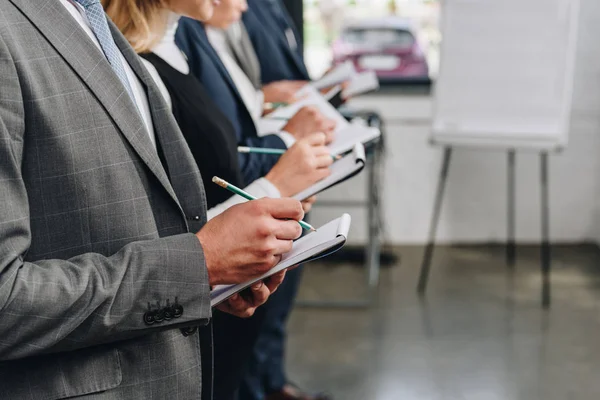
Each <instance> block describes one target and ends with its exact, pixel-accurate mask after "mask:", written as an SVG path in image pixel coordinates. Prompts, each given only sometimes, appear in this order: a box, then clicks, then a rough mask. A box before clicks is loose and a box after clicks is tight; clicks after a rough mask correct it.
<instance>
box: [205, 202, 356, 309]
mask: <svg viewBox="0 0 600 400" xmlns="http://www.w3.org/2000/svg"><path fill="white" fill-rule="evenodd" d="M351 222H352V219H351V218H350V215H349V214H344V215H342V216H341V217H340V218H338V219H335V220H333V221H331V222H329V223H327V224H325V225H324V226H322V227H320V228H318V229H317V230H316V231H315V232H311V233H309V234H308V235H306V236H304V237H302V238H300V239H298V240H296V241H295V242H294V247H293V248H292V250H291V251H290V252H289V253H286V254H284V255H283V258H282V259H281V261H280V262H279V264H277V265H276V266H275V267H273V268H272V269H271V270H270V271H269V272H267V273H266V274H264V275H262V276H259V277H258V278H256V279H252V280H250V281H247V282H244V283H240V284H238V285H220V286H215V287H214V288H213V290H212V291H211V292H210V305H211V306H212V307H214V306H217V305H219V304H220V303H222V302H224V301H225V300H227V299H228V298H229V297H231V296H233V295H234V294H236V293H239V292H241V291H242V290H244V289H247V288H248V287H250V286H252V285H253V284H255V283H256V282H259V281H262V280H264V279H267V278H268V277H270V276H271V275H274V274H276V273H278V272H281V271H283V270H286V269H288V268H292V267H295V266H296V265H298V264H303V263H306V262H309V261H313V260H316V259H319V258H322V257H326V256H328V255H330V254H333V253H335V252H336V251H338V250H339V249H341V248H342V247H344V244H346V240H347V238H348V232H349V231H350V224H351Z"/></svg>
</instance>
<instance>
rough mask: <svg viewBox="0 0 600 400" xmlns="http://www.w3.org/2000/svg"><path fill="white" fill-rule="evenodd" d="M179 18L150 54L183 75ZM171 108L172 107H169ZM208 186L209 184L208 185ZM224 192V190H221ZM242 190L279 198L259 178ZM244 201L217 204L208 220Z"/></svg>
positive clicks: (185, 68) (163, 89) (150, 68)
mask: <svg viewBox="0 0 600 400" xmlns="http://www.w3.org/2000/svg"><path fill="white" fill-rule="evenodd" d="M179 18H180V17H179V16H178V15H175V14H171V15H169V22H168V26H167V29H166V31H165V36H164V37H163V38H162V39H161V41H160V42H159V43H158V44H157V45H156V46H155V47H154V48H153V49H152V52H153V53H154V54H156V55H157V56H159V57H160V58H162V59H163V60H164V61H165V62H166V63H167V64H169V65H170V66H171V67H173V68H174V69H176V70H177V71H179V72H181V73H182V74H184V75H187V74H189V71H190V67H189V65H188V62H187V60H186V59H185V56H183V53H182V52H181V50H180V49H179V47H177V45H176V44H175V32H176V31H177V26H178V24H179ZM142 62H143V63H144V65H145V66H146V68H147V69H148V72H149V73H150V75H151V76H152V78H154V80H155V81H156V84H157V85H158V88H159V89H160V93H161V94H162V95H163V97H164V98H165V100H166V101H167V103H168V104H169V106H171V104H172V103H171V96H170V95H169V91H168V90H167V88H166V87H165V84H164V82H163V81H162V79H161V78H160V75H159V74H158V71H156V68H154V65H152V64H151V63H150V62H149V61H147V60H144V59H142ZM171 107H172V106H171ZM208 184H209V185H210V184H211V183H208ZM223 190H224V189H223ZM244 190H245V191H246V192H248V193H250V194H252V195H253V196H255V197H257V198H262V197H270V198H272V199H276V198H280V197H281V193H279V190H278V189H277V188H276V187H275V185H273V184H272V183H271V182H269V181H268V180H267V179H266V178H260V179H257V180H255V181H254V182H252V183H251V184H250V185H248V186H246V187H245V188H244ZM245 201H246V200H245V199H243V198H242V197H240V196H232V197H231V198H229V199H228V200H227V201H224V202H223V203H221V204H218V205H216V206H214V207H213V208H211V209H210V210H208V214H207V216H208V220H211V219H213V218H214V217H216V216H217V215H219V214H221V213H223V212H224V211H225V210H227V209H228V208H230V207H233V206H234V205H236V204H239V203H244V202H245Z"/></svg>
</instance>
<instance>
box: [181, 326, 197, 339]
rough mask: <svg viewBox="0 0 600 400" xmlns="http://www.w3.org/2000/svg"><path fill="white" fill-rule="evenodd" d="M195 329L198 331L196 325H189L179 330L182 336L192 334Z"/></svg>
mask: <svg viewBox="0 0 600 400" xmlns="http://www.w3.org/2000/svg"><path fill="white" fill-rule="evenodd" d="M197 331H198V327H197V326H194V327H190V328H183V329H182V330H181V333H182V334H183V336H185V337H188V336H191V335H193V334H194V333H196V332H197Z"/></svg>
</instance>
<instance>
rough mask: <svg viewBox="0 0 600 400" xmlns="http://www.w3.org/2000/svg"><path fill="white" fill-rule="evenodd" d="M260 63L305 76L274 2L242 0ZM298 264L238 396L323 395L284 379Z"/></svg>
mask: <svg viewBox="0 0 600 400" xmlns="http://www.w3.org/2000/svg"><path fill="white" fill-rule="evenodd" d="M242 20H243V23H244V26H245V27H246V30H247V32H248V36H249V37H250V40H251V42H252V46H253V47H254V50H255V53H256V56H257V59H258V62H259V64H260V71H261V78H262V81H263V83H269V82H276V81H281V80H310V77H309V74H308V71H307V68H306V65H305V64H304V56H303V53H302V38H301V37H300V35H299V33H298V30H297V29H296V27H295V26H294V24H293V22H292V20H291V18H290V16H289V15H288V13H287V11H286V10H285V7H284V6H283V5H282V4H281V2H280V1H279V0H248V10H247V12H245V13H244V15H243V17H242ZM302 271H303V268H297V269H295V270H294V271H290V272H289V273H288V275H287V277H286V280H285V282H284V283H283V284H282V285H281V286H280V288H279V290H278V291H277V293H275V294H274V295H273V297H272V299H271V300H270V301H269V302H268V303H267V304H266V305H265V307H264V309H263V310H262V311H261V312H262V313H265V314H266V315H265V317H264V323H263V326H262V328H261V332H260V334H259V336H258V339H257V342H256V345H255V347H254V350H253V353H252V358H251V359H250V361H249V363H250V365H252V368H251V369H249V370H248V371H247V372H246V374H245V375H244V379H243V382H242V385H241V387H240V400H262V399H263V398H267V399H274V400H277V399H294V398H296V399H311V398H314V399H326V398H327V396H326V395H324V394H320V395H316V396H311V395H309V394H306V393H303V391H302V390H300V389H299V388H297V387H296V386H295V385H293V384H291V383H290V382H289V379H288V377H287V374H286V373H285V343H286V324H287V320H288V317H289V315H290V313H291V310H292V308H293V305H294V300H295V298H296V295H297V293H298V288H299V286H300V282H301V279H302Z"/></svg>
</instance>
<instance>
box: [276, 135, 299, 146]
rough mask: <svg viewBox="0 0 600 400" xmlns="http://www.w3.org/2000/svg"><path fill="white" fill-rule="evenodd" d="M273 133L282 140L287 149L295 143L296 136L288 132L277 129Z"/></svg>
mask: <svg viewBox="0 0 600 400" xmlns="http://www.w3.org/2000/svg"><path fill="white" fill-rule="evenodd" d="M275 135H277V136H279V138H280V139H281V140H283V143H284V144H285V147H287V148H288V149H289V148H290V147H292V146H293V145H294V143H296V138H295V137H294V136H293V135H292V134H291V133H289V132H286V131H279V132H277V133H276V134H275Z"/></svg>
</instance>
